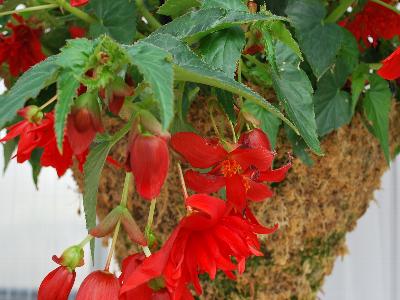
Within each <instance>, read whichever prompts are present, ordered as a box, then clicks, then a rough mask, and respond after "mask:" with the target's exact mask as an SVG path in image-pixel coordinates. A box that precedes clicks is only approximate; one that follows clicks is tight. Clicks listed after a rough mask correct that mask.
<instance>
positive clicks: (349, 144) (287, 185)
mask: <svg viewBox="0 0 400 300" xmlns="http://www.w3.org/2000/svg"><path fill="white" fill-rule="evenodd" d="M205 111H206V110H205V109H204V105H203V104H202V102H201V101H196V102H195V103H194V104H193V106H192V113H191V116H192V117H191V120H190V121H191V123H192V124H193V125H194V127H195V128H196V129H197V130H198V131H199V132H202V133H204V134H210V133H211V132H212V129H211V127H210V126H211V125H210V122H209V121H208V116H207V112H205ZM194 112H196V113H194ZM399 118H400V109H399V106H398V105H397V106H393V110H392V115H391V134H390V135H391V137H390V138H391V145H392V149H391V150H392V153H394V149H395V147H396V145H397V146H398V145H399V144H400V126H399V123H398V120H399ZM107 123H108V124H107V125H108V128H110V129H111V130H112V129H114V130H115V129H116V128H118V127H119V126H120V124H119V121H115V120H108V121H107ZM126 144H127V141H126V140H123V141H121V142H120V143H119V144H118V145H117V146H116V147H115V148H114V149H113V150H112V153H111V155H112V157H113V158H114V159H117V160H118V161H120V162H123V161H124V159H125V152H126ZM322 148H323V150H324V151H325V156H324V157H313V159H314V160H315V164H314V166H313V167H307V166H305V165H304V164H302V163H301V162H300V160H299V159H294V164H293V168H292V169H291V171H290V172H289V174H288V177H287V179H286V180H285V181H284V182H283V183H281V184H279V185H277V186H276V187H274V191H275V196H274V197H273V198H271V199H269V200H267V201H266V202H264V203H262V204H257V205H256V207H255V211H256V212H257V215H258V217H259V220H260V221H262V223H264V224H265V225H273V224H274V223H276V222H278V223H279V224H280V229H279V230H278V231H277V232H276V233H275V234H273V235H271V236H268V237H267V238H266V239H265V240H263V242H262V245H263V251H264V253H265V256H264V257H261V258H254V259H250V260H249V261H248V263H247V268H246V272H245V274H243V275H242V276H239V277H238V280H237V281H236V282H235V281H230V280H228V279H226V278H225V277H223V276H219V278H217V280H216V281H215V282H210V281H207V280H205V281H204V282H205V284H204V293H203V295H202V296H201V297H200V299H207V300H211V299H235V300H236V299H259V300H263V299H269V300H280V299H282V300H283V299H285V300H286V299H291V300H294V299H315V298H316V294H317V292H318V291H319V289H320V288H321V287H322V285H323V281H324V278H325V277H326V275H329V274H330V273H331V272H332V268H333V265H334V262H335V260H336V258H337V257H338V256H343V255H345V254H346V252H347V251H346V244H345V237H346V234H347V233H348V232H350V231H352V230H353V229H354V228H355V226H356V224H357V220H358V219H359V218H360V217H361V216H362V215H363V214H364V213H365V212H366V210H367V208H368V206H369V203H370V201H371V200H372V199H373V197H374V191H375V190H376V189H378V188H379V187H380V179H381V177H382V175H383V173H384V172H385V171H386V170H387V169H388V166H387V164H386V162H385V160H384V157H383V154H382V150H381V148H380V146H379V144H378V142H377V140H376V139H375V138H374V137H373V136H372V135H371V134H370V133H369V132H368V130H367V129H366V127H365V125H364V124H363V120H362V118H361V116H360V115H356V116H355V117H354V118H353V120H352V122H351V124H349V125H348V126H343V127H342V128H340V129H339V130H337V131H335V132H333V133H331V134H330V135H329V136H327V137H326V138H324V139H323V141H322ZM277 150H278V153H280V154H281V155H282V154H285V153H286V152H287V151H288V150H289V147H288V145H287V143H286V142H285V141H284V140H282V139H281V140H280V141H279V142H278V147H277ZM174 162H175V159H174V158H172V161H171V170H170V174H169V177H168V180H167V183H166V185H165V187H164V188H163V191H162V194H161V195H160V197H159V198H158V203H157V209H156V210H157V212H156V216H155V233H156V234H157V237H158V238H159V239H160V240H162V241H164V240H165V239H166V238H167V237H168V235H169V234H170V233H171V231H172V229H173V227H174V226H175V225H176V223H177V221H178V220H179V219H180V218H181V217H182V216H183V215H184V213H185V210H184V205H183V198H182V193H181V189H180V185H179V181H178V177H177V170H176V164H175V163H174ZM74 176H75V178H76V180H77V182H78V185H79V187H80V188H81V189H82V175H81V174H80V173H79V171H77V170H76V169H75V170H74ZM123 181H124V171H121V170H117V169H116V168H114V167H113V166H110V165H107V166H106V167H105V169H104V170H103V173H102V177H101V181H100V188H99V196H98V201H99V205H98V210H97V213H98V215H99V217H100V219H101V218H103V217H104V216H105V215H106V214H107V213H108V212H109V211H110V210H111V209H112V208H113V207H114V206H115V205H116V204H117V203H119V201H120V193H121V191H122V186H123ZM130 192H131V195H132V197H130V199H131V201H130V202H129V208H130V210H131V211H133V215H134V218H135V219H136V220H137V221H138V222H139V223H140V224H141V227H142V228H144V226H145V225H144V224H145V221H146V219H147V214H148V210H149V205H150V203H148V202H145V201H144V200H141V199H137V197H136V196H134V195H133V191H130ZM137 250H138V249H137V248H136V246H134V245H132V243H131V242H130V241H129V240H128V239H127V238H126V236H124V235H120V239H119V242H118V246H117V256H118V258H121V257H124V256H126V255H128V254H130V253H133V252H135V251H137Z"/></svg>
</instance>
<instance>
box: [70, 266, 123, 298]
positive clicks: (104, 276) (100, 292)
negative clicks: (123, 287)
mask: <svg viewBox="0 0 400 300" xmlns="http://www.w3.org/2000/svg"><path fill="white" fill-rule="evenodd" d="M119 291H120V284H119V281H118V278H117V277H115V275H114V274H111V273H109V272H106V271H95V272H93V273H91V274H89V275H88V276H87V277H86V278H85V280H84V281H83V282H82V284H81V286H80V287H79V290H78V294H77V295H76V300H118V296H119Z"/></svg>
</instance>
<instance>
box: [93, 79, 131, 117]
mask: <svg viewBox="0 0 400 300" xmlns="http://www.w3.org/2000/svg"><path fill="white" fill-rule="evenodd" d="M134 94H135V89H134V83H133V81H132V80H131V78H130V77H127V78H126V80H125V81H124V80H123V79H122V78H119V77H118V78H117V79H116V80H114V82H112V83H111V84H110V85H109V86H108V87H107V88H105V89H102V90H100V97H101V98H103V99H107V101H108V109H109V111H111V112H112V113H113V114H114V115H118V114H119V112H120V111H121V108H122V106H123V105H124V102H125V98H126V97H129V96H133V95H134Z"/></svg>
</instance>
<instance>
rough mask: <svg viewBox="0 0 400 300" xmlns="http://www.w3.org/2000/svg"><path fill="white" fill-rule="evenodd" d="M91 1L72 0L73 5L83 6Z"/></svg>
mask: <svg viewBox="0 0 400 300" xmlns="http://www.w3.org/2000/svg"><path fill="white" fill-rule="evenodd" d="M88 3H89V0H71V6H82V5H86V4H88Z"/></svg>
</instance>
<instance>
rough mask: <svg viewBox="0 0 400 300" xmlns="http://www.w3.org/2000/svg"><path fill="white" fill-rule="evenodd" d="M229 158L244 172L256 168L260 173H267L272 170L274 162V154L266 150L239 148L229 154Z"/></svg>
mask: <svg viewBox="0 0 400 300" xmlns="http://www.w3.org/2000/svg"><path fill="white" fill-rule="evenodd" d="M229 156H230V157H231V158H232V159H234V160H235V161H237V162H238V163H239V164H240V166H241V167H242V169H243V170H246V169H247V168H249V167H250V166H254V167H256V168H257V169H258V170H260V171H266V170H268V169H270V168H271V165H272V161H273V160H274V153H273V152H271V151H268V150H266V149H265V148H256V149H251V148H250V149H241V148H238V149H236V150H234V151H232V152H231V153H229Z"/></svg>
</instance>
